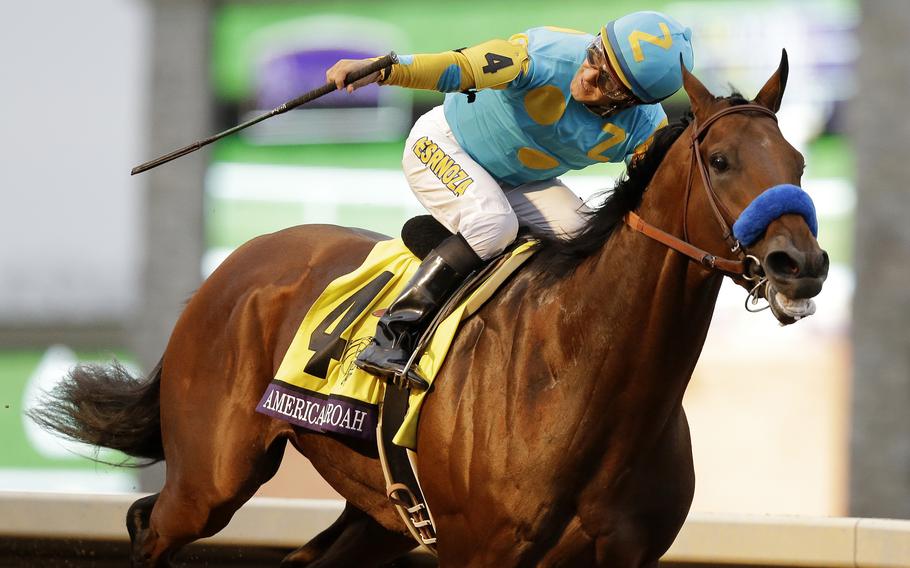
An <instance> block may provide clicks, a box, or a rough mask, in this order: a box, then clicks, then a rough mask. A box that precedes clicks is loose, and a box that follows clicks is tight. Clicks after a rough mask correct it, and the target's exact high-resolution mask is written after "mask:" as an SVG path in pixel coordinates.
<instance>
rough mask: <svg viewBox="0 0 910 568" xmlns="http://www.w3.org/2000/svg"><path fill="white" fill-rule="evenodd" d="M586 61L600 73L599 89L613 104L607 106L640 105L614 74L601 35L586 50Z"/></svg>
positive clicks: (598, 78) (624, 106) (598, 79)
mask: <svg viewBox="0 0 910 568" xmlns="http://www.w3.org/2000/svg"><path fill="white" fill-rule="evenodd" d="M585 60H586V61H587V62H588V65H590V66H591V67H593V68H595V69H597V70H598V71H599V74H598V75H597V88H598V89H600V92H601V94H603V96H604V97H605V98H607V99H609V100H610V102H611V104H610V105H607V106H609V107H611V108H614V109H615V108H626V107H630V106H632V105H635V104H640V101H639V100H638V98H637V97H636V96H635V95H633V94H632V93H631V92H630V91H629V89H627V88H626V87H625V85H623V84H622V81H620V80H619V77H617V76H616V74H615V73H614V72H613V68H612V67H610V61H609V59H607V54H606V53H605V52H604V47H603V42H602V41H601V39H600V36H599V35H598V36H596V37H595V38H594V41H592V42H591V44H590V45H588V47H587V49H586V50H585Z"/></svg>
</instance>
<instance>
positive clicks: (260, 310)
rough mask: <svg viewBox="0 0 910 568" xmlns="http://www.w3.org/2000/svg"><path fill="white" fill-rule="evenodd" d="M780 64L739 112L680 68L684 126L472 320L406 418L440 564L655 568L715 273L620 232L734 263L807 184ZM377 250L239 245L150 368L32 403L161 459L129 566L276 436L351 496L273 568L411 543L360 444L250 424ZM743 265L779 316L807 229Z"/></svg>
mask: <svg viewBox="0 0 910 568" xmlns="http://www.w3.org/2000/svg"><path fill="white" fill-rule="evenodd" d="M787 69H788V67H787V61H786V53H784V56H783V58H782V60H781V64H780V66H779V67H778V69H777V71H776V72H775V73H774V75H773V76H772V77H771V78H770V79H769V80H768V81H767V83H766V84H765V85H764V87H762V89H761V90H760V92H759V93H758V95H757V97H756V98H755V99H754V101H751V102H750V101H747V100H745V99H744V98H742V97H741V96H738V95H736V94H734V95H731V96H728V97H715V96H714V95H712V94H711V93H710V92H709V91H708V90H707V89H706V88H705V87H704V86H703V85H702V84H701V83H700V82H699V81H698V80H697V79H696V78H695V77H694V76H692V75H691V74H689V73H688V72H687V71H686V70H685V69H683V74H684V87H685V90H686V92H687V93H688V95H689V99H690V101H691V113H690V114H689V115H688V118H685V119H683V120H681V121H679V122H675V123H673V124H671V125H670V126H669V127H667V128H664V129H663V130H661V131H660V132H659V133H658V135H657V136H656V139H655V141H654V143H653V144H652V147H651V148H650V149H649V150H648V152H647V154H646V155H645V156H644V158H642V159H641V160H640V161H638V162H635V163H633V164H632V165H631V166H630V168H629V170H628V172H627V174H626V178H625V179H624V180H622V181H621V182H620V183H619V184H618V186H617V188H616V189H615V191H614V193H613V194H612V195H611V196H610V197H609V198H608V199H607V200H606V201H605V203H604V205H603V206H602V207H600V208H599V209H598V210H596V211H595V212H594V213H593V214H592V216H591V218H590V219H589V221H588V223H587V225H586V227H585V229H584V230H583V232H582V233H581V234H579V235H578V236H577V237H575V238H574V239H572V240H570V241H566V242H550V243H548V244H547V245H546V246H545V247H544V248H543V250H541V251H540V252H538V253H537V254H536V255H535V257H534V258H532V259H531V261H530V264H529V265H528V266H526V267H525V268H523V269H522V270H521V271H520V272H519V273H517V275H515V276H513V277H512V279H511V280H509V281H508V282H507V283H506V284H505V285H504V286H503V288H502V289H501V290H500V291H499V292H498V293H497V295H496V296H494V297H493V298H492V299H491V300H490V301H489V302H488V303H487V304H486V305H485V306H484V307H482V308H481V310H480V311H479V312H477V313H476V314H475V315H473V316H472V317H470V318H469V319H468V320H466V322H465V323H464V325H463V328H462V329H461V331H460V333H459V335H458V336H457V338H456V340H455V342H454V344H453V346H452V349H451V351H450V353H449V356H448V357H447V359H446V361H445V364H444V367H443V368H442V370H441V373H440V375H439V376H438V377H437V380H436V381H435V386H434V391H435V392H433V393H432V395H431V396H429V397H428V400H427V401H426V404H425V407H424V410H423V415H422V418H421V421H420V425H419V437H418V454H419V473H420V476H421V479H422V480H423V485H424V490H425V496H426V498H427V502H428V504H429V505H430V508H431V510H432V512H433V515H434V517H435V520H436V524H437V529H438V535H439V540H438V555H439V563H440V565H441V566H498V567H502V568H505V567H507V566H613V567H654V566H657V562H658V559H659V558H660V556H661V555H662V554H664V552H665V551H666V550H667V549H668V548H669V546H670V545H671V544H672V542H673V540H674V538H675V537H676V535H677V533H678V531H679V530H680V528H681V526H682V524H683V521H684V520H685V518H686V515H687V513H688V510H689V506H690V504H691V501H692V496H693V491H694V473H693V465H692V454H691V444H690V439H689V430H688V425H687V422H686V416H685V412H684V411H683V408H682V398H683V392H684V391H685V389H686V386H687V383H688V381H689V379H690V377H691V375H692V371H693V369H694V367H695V363H696V361H697V360H698V357H699V354H700V352H701V349H702V346H703V344H704V341H705V336H706V334H707V331H708V326H709V324H710V322H711V316H712V312H713V310H714V305H715V301H716V298H717V295H718V290H719V288H720V285H721V282H722V280H723V277H724V273H722V272H719V271H716V270H712V269H711V268H710V266H708V265H709V264H713V260H712V261H710V262H709V261H708V260H706V261H705V262H703V263H700V262H693V261H692V260H691V259H690V258H688V257H687V256H685V255H683V254H680V253H679V252H677V251H676V250H672V249H670V248H667V247H666V246H664V244H661V243H659V242H657V241H655V240H653V239H651V238H648V237H647V236H645V235H643V234H641V233H640V232H638V231H636V230H634V229H633V228H632V227H631V225H630V224H629V223H624V222H623V220H624V219H626V218H628V216H627V213H628V212H630V211H636V212H637V214H638V215H639V216H640V218H641V219H644V220H645V222H647V223H648V224H650V225H652V226H654V227H658V228H659V229H661V230H663V231H665V232H666V233H668V234H670V235H672V236H673V237H676V238H677V240H685V241H686V242H688V243H689V244H690V245H691V246H693V247H697V248H698V249H701V250H703V251H709V252H710V255H709V256H710V259H714V258H715V257H716V258H717V259H722V258H723V257H724V255H725V254H726V255H727V256H729V255H730V252H731V251H730V247H729V246H728V243H727V242H726V240H725V236H726V235H725V232H726V230H727V228H728V225H729V222H731V221H732V220H734V219H736V217H737V216H738V215H739V213H740V212H742V211H743V210H744V209H745V208H746V207H747V206H748V205H749V203H750V202H752V201H753V199H755V198H756V197H757V196H758V195H760V194H761V193H762V192H763V191H764V190H765V189H766V188H769V187H771V186H774V185H776V184H797V185H798V184H799V180H800V177H801V175H802V172H803V168H804V162H803V158H802V156H801V155H800V154H799V152H797V151H796V149H794V148H793V147H792V146H791V145H790V144H789V143H787V141H786V140H785V139H784V138H783V136H782V134H781V132H780V130H779V128H778V126H777V122H776V119H775V117H774V113H775V112H776V111H777V110H778V108H779V107H780V102H781V97H782V96H783V92H784V87H785V84H786V77H787ZM735 107H742V108H740V109H737V108H735ZM727 109H732V110H731V111H727ZM699 124H701V125H704V126H703V128H702V130H697V125H699ZM708 125H710V128H709V129H707V130H705V128H706V127H707V126H708ZM693 139H696V140H698V141H699V144H697V145H696V144H693ZM693 152H695V153H697V154H698V155H697V156H694V157H693ZM693 168H694V169H695V170H700V171H702V172H703V173H702V174H701V175H696V174H697V173H698V171H696V174H693V173H692V170H693ZM708 180H710V188H711V189H712V191H710V192H709V191H707V190H708V189H709V187H708V183H707V181H708ZM646 189H647V191H645V190H646ZM712 195H714V196H716V198H715V197H712ZM714 199H716V203H715V202H714V201H713V200H714ZM718 216H719V219H720V221H721V223H718ZM381 238H382V237H381V236H379V235H375V234H372V233H368V232H365V231H361V230H355V229H347V228H341V227H335V226H326V225H321V226H318V225H312V226H300V227H294V228H290V229H286V230H282V231H279V232H276V233H273V234H269V235H265V236H261V237H258V238H256V239H253V240H252V241H250V242H248V243H246V244H245V245H243V246H242V247H240V248H239V249H238V250H237V251H236V252H234V253H233V254H232V255H231V256H230V257H229V258H228V259H227V260H225V261H224V263H223V264H222V265H221V266H220V267H219V268H218V269H217V270H215V272H214V273H213V274H212V275H211V276H210V277H209V278H208V279H207V280H206V281H205V282H204V283H203V285H202V286H201V287H200V288H199V290H198V291H197V292H196V293H195V294H194V295H193V297H192V298H191V300H190V301H189V303H188V304H187V305H186V307H185V309H184V311H183V313H182V315H181V316H180V318H179V321H178V322H177V324H176V326H175V327H174V330H173V333H172V335H171V338H170V341H169V343H168V346H167V349H166V351H165V352H164V355H163V357H162V359H161V362H160V363H159V364H158V366H157V367H156V368H155V370H154V371H153V372H152V373H151V374H150V375H149V377H147V378H146V379H144V380H137V379H132V378H131V377H129V376H128V375H127V374H126V373H125V372H124V371H123V370H122V368H119V367H117V366H116V365H115V366H113V367H97V366H88V367H79V368H77V369H76V370H74V371H73V372H72V373H71V374H70V376H69V377H68V379H67V380H66V381H65V382H64V384H63V385H62V386H61V387H60V390H58V391H56V392H55V394H54V397H52V398H50V399H48V400H47V401H46V404H45V406H44V407H42V408H39V409H36V410H34V411H32V416H33V418H35V419H37V420H38V421H39V422H41V423H43V424H44V425H45V426H47V427H50V428H53V429H55V430H57V431H58V432H62V433H63V434H66V435H68V436H70V437H73V438H76V439H79V440H82V441H86V442H89V443H92V444H96V445H99V446H104V447H111V448H115V449H119V450H121V451H123V452H125V453H127V454H129V455H132V456H137V457H143V458H149V459H151V460H165V462H166V465H167V473H166V481H165V484H164V487H163V488H162V489H161V492H160V493H158V494H155V495H151V496H148V497H144V498H142V499H139V500H138V501H136V502H135V503H134V504H133V505H132V506H131V507H130V509H129V511H128V514H127V528H128V530H129V534H130V537H131V540H132V558H131V560H132V565H133V566H135V567H147V566H165V565H168V563H169V558H170V557H171V556H172V555H173V553H174V552H175V551H177V550H178V549H179V548H181V547H182V546H184V545H186V544H187V543H190V542H192V541H194V540H196V539H199V538H202V537H206V536H210V535H212V534H214V533H216V532H218V531H219V530H221V529H222V528H223V527H224V526H225V525H227V523H228V521H229V520H230V519H231V516H232V515H233V513H234V512H235V511H236V510H237V509H238V508H239V507H240V506H241V505H243V503H244V502H245V501H247V500H248V499H249V498H250V497H251V496H252V495H253V494H254V493H255V492H256V490H257V488H258V487H259V486H260V485H261V484H262V483H264V482H265V481H267V480H268V479H269V478H270V477H272V475H274V473H275V471H276V470H277V469H278V466H279V463H280V461H281V458H282V455H283V452H284V447H285V444H286V442H287V441H290V442H291V443H292V444H293V445H294V446H295V447H296V448H297V449H298V450H299V451H300V452H301V453H303V454H304V455H305V456H307V457H308V458H309V460H310V461H311V462H312V463H313V465H314V466H315V468H316V469H317V470H318V471H319V473H320V474H321V475H322V476H323V477H324V478H325V479H326V480H327V481H328V482H329V483H330V484H331V485H332V486H333V487H334V488H335V489H336V490H337V491H338V492H339V493H340V494H341V495H342V496H343V497H344V498H345V499H346V501H347V503H346V505H345V509H344V511H343V513H342V515H341V517H340V518H339V519H338V520H337V521H336V522H335V523H334V524H333V525H331V526H330V527H329V528H327V529H326V530H325V531H324V532H322V533H320V534H319V535H318V536H316V537H315V538H313V539H312V540H311V541H310V542H309V543H307V544H306V545H304V546H303V547H301V548H300V549H298V550H296V551H294V552H292V553H291V554H290V555H289V556H287V557H286V559H285V560H284V561H283V563H282V566H285V567H288V566H308V567H324V566H377V565H382V564H383V563H386V562H389V561H391V560H392V559H394V558H396V557H398V556H400V555H402V554H404V553H405V552H407V551H408V550H411V549H412V548H414V547H415V542H414V541H413V540H412V539H411V538H410V536H408V533H407V531H406V529H405V527H404V526H403V525H402V524H401V519H400V518H399V517H398V515H397V513H396V512H395V510H394V508H393V507H392V505H391V504H390V503H389V501H388V500H387V498H386V496H385V492H384V487H385V483H384V480H383V475H382V472H381V470H380V465H379V462H378V460H377V456H376V451H375V449H374V448H372V447H370V445H368V444H366V443H364V442H358V441H352V440H350V439H343V438H340V437H335V436H330V435H324V434H317V433H313V432H310V431H306V430H301V429H297V428H295V427H292V426H290V425H288V424H287V423H284V422H280V421H277V420H275V419H272V418H270V417H268V416H265V415H263V414H258V413H256V412H255V411H254V409H255V407H256V403H257V401H258V400H259V398H260V396H261V395H262V393H263V391H264V389H265V388H266V385H267V384H268V383H269V381H270V379H271V378H272V377H273V375H274V374H275V371H276V370H277V368H278V366H279V364H280V363H281V360H282V358H283V356H284V354H285V351H286V350H287V348H288V345H289V344H290V342H291V339H292V337H293V336H294V333H295V332H296V331H297V327H298V325H299V323H300V321H301V319H302V318H303V316H304V314H306V312H307V309H308V308H309V306H310V304H311V303H312V302H313V301H314V300H315V299H316V297H317V296H318V295H319V293H320V292H321V291H322V290H323V289H324V288H325V287H326V285H327V284H328V283H329V282H330V281H331V280H333V279H335V278H336V277H338V276H340V275H342V274H345V273H347V272H350V271H352V270H354V269H355V268H356V267H357V266H359V265H360V263H361V262H362V261H363V259H364V258H365V257H366V256H367V254H368V252H369V251H370V249H371V248H372V247H373V246H374V244H375V243H376V242H377V240H379V239H381ZM733 252H736V251H733ZM745 252H746V253H748V254H749V255H751V257H752V258H753V259H754V260H755V261H756V266H753V267H752V271H753V272H759V273H763V274H764V277H765V278H767V282H768V286H767V288H764V289H763V290H764V295H765V296H766V297H767V299H768V300H769V301H770V302H771V304H772V307H773V308H774V309H773V313H774V315H775V316H776V317H777V318H778V319H779V320H780V321H781V322H782V323H792V322H793V321H794V320H795V319H797V318H795V317H793V313H792V311H790V312H788V310H787V309H786V306H787V305H804V304H806V303H807V302H809V300H808V298H810V297H812V296H814V295H816V294H818V293H819V291H820V290H821V287H822V283H823V281H824V279H825V277H826V275H827V270H828V259H827V255H826V253H825V252H824V251H823V250H822V249H821V248H819V245H818V243H817V241H816V238H815V237H814V235H813V232H812V230H811V229H810V227H809V226H808V223H807V221H806V219H805V218H804V217H803V216H801V215H795V214H784V215H782V216H780V217H779V218H777V219H776V220H773V221H771V222H770V224H769V225H768V226H767V229H766V230H765V232H764V234H763V235H762V236H761V238H759V240H758V241H757V242H755V243H754V244H753V245H752V246H750V247H748V248H747V250H746V251H745ZM712 255H713V256H712ZM758 263H760V266H758V265H757V264H758ZM735 280H736V281H737V282H738V283H739V284H741V285H743V286H747V287H748V288H751V287H752V285H751V283H750V282H748V281H747V280H745V279H744V278H742V277H736V278H735ZM775 298H776V299H775Z"/></svg>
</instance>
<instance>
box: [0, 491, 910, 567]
mask: <svg viewBox="0 0 910 568" xmlns="http://www.w3.org/2000/svg"><path fill="white" fill-rule="evenodd" d="M138 497H139V495H133V494H119V495H76V494H49V493H4V492H0V538H2V537H21V538H53V539H60V538H81V539H95V540H110V541H119V540H123V539H125V538H126V536H127V535H126V528H125V524H124V522H125V516H126V510H127V508H128V507H129V505H130V504H131V503H132V502H133V501H134V500H136V499H137V498H138ZM341 509H342V503H341V502H340V501H329V500H313V499H303V500H298V499H294V500H291V499H266V498H257V499H253V500H251V501H250V502H249V503H248V504H247V505H245V506H244V507H243V508H242V509H241V510H240V511H239V512H238V513H237V514H236V515H235V516H234V519H233V520H232V521H231V524H230V525H229V526H228V527H227V528H226V529H224V530H223V531H221V532H220V533H219V534H217V535H216V536H214V537H212V538H210V539H207V540H206V542H209V543H211V544H221V545H234V546H276V547H287V548H296V547H297V546H300V545H301V544H303V543H304V542H306V541H307V540H308V539H309V538H311V537H312V536H314V535H316V534H317V533H318V532H319V531H321V530H322V529H324V528H326V527H328V526H329V525H330V524H331V523H332V522H333V521H334V520H335V519H336V518H337V517H338V515H339V513H340V512H341ZM663 560H664V562H668V563H673V562H691V563H700V564H725V565H734V566H735V565H749V566H806V567H819V568H821V567H825V568H839V567H852V568H873V567H875V568H910V521H891V520H882V519H856V518H818V517H786V516H754V515H721V514H717V515H712V514H693V515H691V516H690V517H689V520H688V521H687V522H686V525H685V526H684V527H683V529H682V531H681V532H680V534H679V537H678V538H677V539H676V542H675V543H674V545H673V547H672V548H671V549H670V551H669V552H668V553H667V555H666V556H665V557H664V559H663Z"/></svg>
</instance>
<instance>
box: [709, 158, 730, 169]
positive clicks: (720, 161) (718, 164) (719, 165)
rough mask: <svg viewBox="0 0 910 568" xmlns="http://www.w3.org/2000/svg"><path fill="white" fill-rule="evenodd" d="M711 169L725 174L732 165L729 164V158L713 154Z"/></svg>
mask: <svg viewBox="0 0 910 568" xmlns="http://www.w3.org/2000/svg"><path fill="white" fill-rule="evenodd" d="M711 167H712V168H714V169H715V170H716V171H718V172H725V171H727V168H729V167H730V164H728V163H727V157H726V156H724V155H723V154H711Z"/></svg>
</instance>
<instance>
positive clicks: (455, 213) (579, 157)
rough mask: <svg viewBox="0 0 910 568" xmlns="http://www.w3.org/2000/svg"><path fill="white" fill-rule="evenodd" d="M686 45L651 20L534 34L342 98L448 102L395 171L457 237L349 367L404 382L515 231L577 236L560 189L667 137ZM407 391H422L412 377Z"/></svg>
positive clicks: (435, 59)
mask: <svg viewBox="0 0 910 568" xmlns="http://www.w3.org/2000/svg"><path fill="white" fill-rule="evenodd" d="M691 35H692V32H691V30H690V29H689V28H687V27H684V26H682V25H681V24H680V23H679V22H677V21H676V20H674V19H672V18H670V17H668V16H667V15H665V14H661V13H658V12H635V13H633V14H629V15H627V16H624V17H622V18H619V19H617V20H614V21H611V22H609V23H608V24H607V25H606V26H604V27H602V28H601V30H600V33H599V34H598V35H596V36H592V35H590V34H586V33H583V32H577V31H574V30H568V29H564V28H554V27H542V28H533V29H531V30H528V31H527V32H525V33H521V34H516V35H514V36H512V37H511V38H509V40H500V39H494V40H491V41H487V42H485V43H482V44H480V45H477V46H474V47H467V48H462V49H457V50H454V51H447V52H444V53H437V54H420V55H405V56H401V57H400V58H399V62H398V63H397V64H395V65H393V66H392V67H391V68H388V69H386V70H384V71H383V72H381V73H374V74H373V75H370V76H367V77H365V78H364V79H361V80H360V81H357V82H355V83H354V84H352V85H350V86H348V87H347V89H348V92H353V90H354V89H356V88H359V87H361V86H363V85H366V84H369V83H373V82H379V84H381V85H397V86H401V87H409V88H415V89H434V90H438V91H442V92H445V93H447V94H446V97H445V102H444V104H443V105H441V106H439V107H436V108H434V109H432V110H430V111H429V112H427V113H426V114H424V115H423V116H421V117H420V118H419V119H418V120H417V122H416V123H415V124H414V127H413V129H412V130H411V133H410V135H409V136H408V139H407V142H406V143H405V149H404V156H403V158H402V165H403V167H404V173H405V176H406V177H407V180H408V183H409V184H410V186H411V189H412V190H413V191H414V194H415V195H416V196H417V199H418V200H419V201H420V202H421V204H423V206H424V207H426V209H427V210H428V211H429V212H430V213H431V214H432V215H433V217H435V218H436V219H437V220H438V221H439V222H440V223H442V225H444V226H445V227H446V228H447V229H449V231H451V232H452V233H454V234H453V236H451V237H449V238H447V239H446V240H445V241H443V242H442V243H441V244H440V245H439V246H438V247H436V248H435V249H434V250H433V251H432V252H430V253H429V255H428V256H427V257H426V258H425V259H424V260H423V262H422V263H421V264H420V266H419V267H418V269H417V272H416V274H415V275H414V277H413V278H412V279H411V281H410V282H408V284H407V287H406V288H405V290H404V291H403V292H402V293H401V295H400V296H399V297H398V298H397V299H396V300H395V301H394V302H393V303H392V304H391V305H390V306H389V308H388V309H387V310H386V312H385V313H384V314H383V315H382V317H381V318H380V320H379V324H378V327H377V330H376V336H375V337H374V339H373V342H372V343H371V344H370V346H369V347H367V348H366V349H365V350H364V351H363V352H361V353H360V355H359V356H358V358H357V360H356V361H355V364H356V365H357V366H358V367H360V368H361V369H363V370H365V371H367V372H369V373H371V374H373V375H376V376H379V377H383V378H386V379H390V378H391V377H393V376H394V375H395V374H400V373H401V372H402V371H403V369H404V366H405V365H406V364H407V361H408V359H409V358H410V355H411V353H412V351H413V349H414V348H415V347H416V342H417V340H418V339H419V337H420V335H421V334H422V333H423V331H424V330H425V329H426V326H427V325H429V322H430V320H431V319H432V318H433V316H434V315H435V313H436V311H437V310H438V309H439V308H440V307H441V306H442V304H443V303H444V302H445V301H446V299H447V298H448V297H449V295H450V294H452V293H453V292H454V291H455V289H457V288H458V286H459V284H461V282H463V281H464V279H465V278H466V277H467V276H468V275H469V274H470V273H471V272H472V271H474V270H476V269H477V268H478V267H479V266H480V265H481V264H482V262H483V261H485V260H488V259H490V258H492V257H493V256H495V255H497V254H498V253H500V252H502V251H503V250H504V249H505V248H506V247H507V246H508V245H509V244H510V243H511V242H512V241H513V240H514V239H515V237H516V235H517V233H518V228H519V225H524V226H528V227H529V228H531V229H532V230H533V231H535V232H537V233H542V234H545V235H549V236H554V237H558V238H566V237H570V236H572V235H574V234H575V233H576V232H578V231H579V230H580V229H581V228H582V227H583V225H584V221H585V213H586V212H587V211H589V210H588V209H587V208H586V206H585V204H584V202H583V201H582V200H581V199H580V198H579V197H578V196H576V195H575V194H574V193H572V191H571V190H569V189H568V188H567V187H566V186H565V185H564V184H563V183H562V182H561V181H560V180H559V179H558V178H557V176H559V175H561V174H563V173H565V172H567V171H569V170H577V169H581V168H584V167H585V166H588V165H590V164H594V163H597V162H619V161H622V160H627V161H628V160H631V159H634V158H635V156H636V155H640V154H642V153H643V152H644V151H645V150H646V149H647V147H648V145H649V144H650V142H651V139H652V137H653V134H654V132H655V131H656V130H657V129H658V128H661V127H662V126H664V125H666V123H667V118H666V114H665V113H664V111H663V108H662V107H661V106H660V104H659V103H660V101H661V100H663V99H665V98H667V97H669V96H670V95H672V94H673V93H675V92H676V91H677V90H678V89H679V88H680V87H681V86H682V74H681V71H680V61H682V62H683V63H684V64H685V65H686V67H687V68H688V69H691V68H692V64H693V55H692V46H691ZM368 62H369V60H351V59H342V60H341V61H339V62H337V63H336V64H335V65H333V66H332V67H331V68H330V69H329V70H328V71H327V72H326V78H327V79H328V81H330V82H334V83H335V84H336V85H337V86H338V88H343V87H344V80H345V78H346V77H347V75H348V73H350V72H352V71H354V70H356V69H358V68H361V67H362V66H363V65H365V64H367V63H368ZM408 380H409V382H410V383H411V385H412V386H414V387H417V388H426V387H427V386H428V385H427V382H426V381H425V380H424V379H423V378H422V377H420V376H419V374H418V373H416V371H413V370H412V372H409V373H408Z"/></svg>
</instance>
